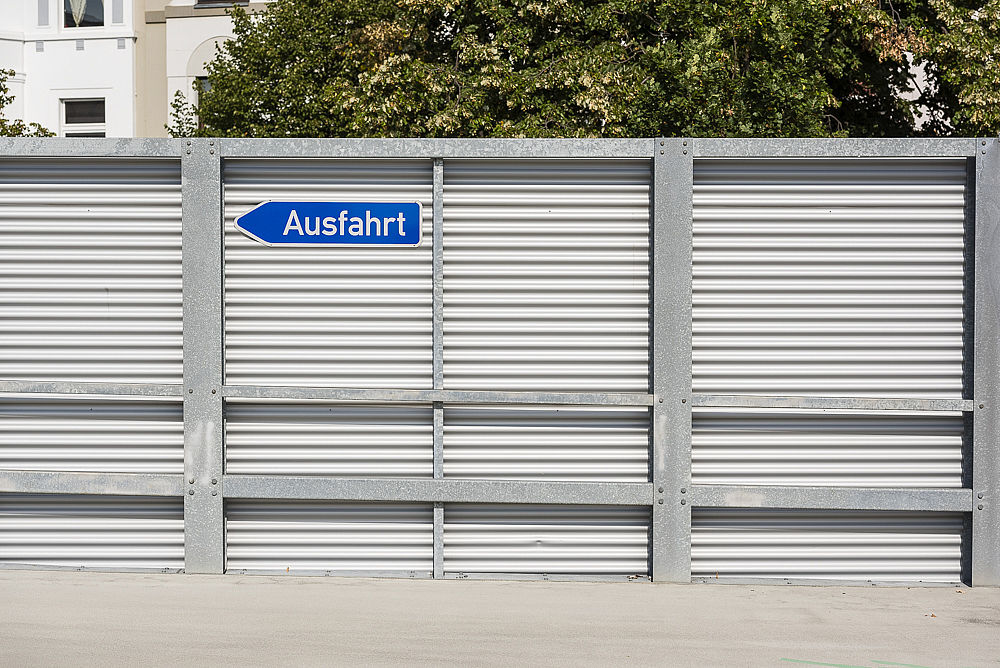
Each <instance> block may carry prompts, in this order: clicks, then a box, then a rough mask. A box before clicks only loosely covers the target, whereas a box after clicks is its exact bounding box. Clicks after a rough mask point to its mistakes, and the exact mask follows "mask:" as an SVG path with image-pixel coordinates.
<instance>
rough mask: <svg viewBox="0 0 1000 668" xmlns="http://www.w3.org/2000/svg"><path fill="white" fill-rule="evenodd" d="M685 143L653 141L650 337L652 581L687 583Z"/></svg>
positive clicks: (689, 165)
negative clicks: (651, 395)
mask: <svg viewBox="0 0 1000 668" xmlns="http://www.w3.org/2000/svg"><path fill="white" fill-rule="evenodd" d="M690 143H691V142H690V141H689V140H686V139H657V140H655V144H654V147H653V149H654V154H653V174H652V177H653V188H652V201H651V207H652V229H653V240H652V253H651V261H652V267H651V269H652V271H650V275H651V276H652V289H651V293H652V298H651V305H650V308H651V311H652V321H653V326H652V328H651V333H652V339H651V341H650V360H651V365H652V368H651V369H650V371H651V378H652V393H653V394H654V395H655V396H656V402H655V403H654V404H653V409H652V414H653V430H652V432H653V466H652V474H653V490H654V497H655V502H654V504H653V550H652V551H653V564H652V575H653V580H654V581H657V582H689V581H690V580H691V506H690V504H689V503H688V500H687V498H686V494H687V488H688V486H689V485H690V483H691V463H690V462H691V402H690V396H691V214H692V207H691V187H692V180H693V178H694V175H693V162H692V160H691V155H692V153H691V147H690Z"/></svg>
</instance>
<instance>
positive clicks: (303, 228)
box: [281, 209, 406, 237]
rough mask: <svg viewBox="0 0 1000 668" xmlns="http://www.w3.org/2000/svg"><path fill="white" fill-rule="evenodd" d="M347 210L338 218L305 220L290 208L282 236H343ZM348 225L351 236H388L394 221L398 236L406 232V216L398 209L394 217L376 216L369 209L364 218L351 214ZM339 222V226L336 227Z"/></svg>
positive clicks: (317, 217)
mask: <svg viewBox="0 0 1000 668" xmlns="http://www.w3.org/2000/svg"><path fill="white" fill-rule="evenodd" d="M347 221H348V218H347V211H346V210H344V211H341V212H340V216H339V217H338V218H334V217H332V216H326V217H325V218H323V219H320V217H319V216H305V221H304V222H303V221H302V220H300V219H299V212H298V211H296V210H295V209H292V210H291V212H289V214H288V222H286V223H285V231H284V232H282V233H281V234H282V236H286V237H287V236H288V233H289V232H293V231H294V232H298V233H299V234H301V235H303V236H311V237H316V236H320V235H322V236H324V237H335V236H337V235H338V234H339V235H340V236H344V225H345V224H346V223H347ZM350 222H351V224H350V226H349V227H348V228H347V235H348V236H352V237H362V236H366V237H382V236H386V237H387V236H389V223H393V222H394V223H396V224H397V225H398V226H399V236H401V237H405V236H406V232H404V231H403V223H405V222H406V218H404V217H403V212H402V211H400V212H399V213H397V214H396V217H395V218H393V217H391V216H386V217H385V218H376V217H374V216H372V212H371V211H365V217H364V219H362V218H359V217H357V216H352V217H351V219H350ZM338 223H339V227H338Z"/></svg>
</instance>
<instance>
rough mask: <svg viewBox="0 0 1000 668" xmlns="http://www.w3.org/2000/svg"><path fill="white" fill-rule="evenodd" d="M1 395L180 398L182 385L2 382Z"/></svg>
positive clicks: (0, 382)
mask: <svg viewBox="0 0 1000 668" xmlns="http://www.w3.org/2000/svg"><path fill="white" fill-rule="evenodd" d="M0 394H107V395H112V396H129V397H131V396H136V397H180V396H181V395H182V394H183V388H182V386H180V385H166V384H164V385H157V384H150V383H76V382H68V381H30V380H0Z"/></svg>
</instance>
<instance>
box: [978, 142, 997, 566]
mask: <svg viewBox="0 0 1000 668" xmlns="http://www.w3.org/2000/svg"><path fill="white" fill-rule="evenodd" d="M975 221H976V241H975V244H976V248H975V265H976V266H975V291H976V296H975V299H976V303H975V343H974V348H975V353H974V354H975V360H976V361H975V377H974V379H973V383H974V395H973V396H974V399H975V404H976V407H975V413H974V414H973V445H972V448H973V454H972V462H973V463H972V489H973V494H974V496H975V498H974V503H975V506H974V508H973V511H972V584H973V585H993V586H996V585H1000V368H998V365H1000V146H998V144H997V139H996V138H992V139H983V140H980V141H979V153H978V154H977V155H976V193H975Z"/></svg>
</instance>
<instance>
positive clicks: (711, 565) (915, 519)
mask: <svg viewBox="0 0 1000 668" xmlns="http://www.w3.org/2000/svg"><path fill="white" fill-rule="evenodd" d="M962 530H963V522H962V516H961V514H959V513H906V512H845V511H837V510H757V509H742V508H725V509H715V508H711V509H710V508H696V509H694V511H693V512H692V516H691V575H692V577H695V578H698V577H705V578H715V577H718V578H719V579H720V580H724V579H726V578H788V579H821V580H873V581H881V582H948V583H958V582H961V579H962V577H961V576H962Z"/></svg>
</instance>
